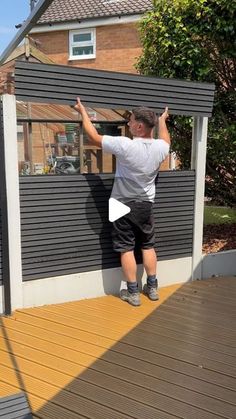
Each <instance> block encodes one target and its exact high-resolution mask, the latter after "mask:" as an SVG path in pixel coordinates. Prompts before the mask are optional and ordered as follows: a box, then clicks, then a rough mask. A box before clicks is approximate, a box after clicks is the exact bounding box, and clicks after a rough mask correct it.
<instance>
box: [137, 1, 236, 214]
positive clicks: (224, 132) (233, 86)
mask: <svg viewBox="0 0 236 419" xmlns="http://www.w3.org/2000/svg"><path fill="white" fill-rule="evenodd" d="M235 12H236V2H228V1H226V0H208V1H205V0H172V1H170V0H159V1H154V8H153V11H151V12H149V13H147V14H146V15H145V17H144V18H143V20H142V22H141V24H140V35H141V41H142V45H143V53H142V55H141V57H140V58H139V60H138V63H137V69H138V70H139V72H140V73H142V74H145V75H153V76H157V77H167V78H168V77H174V78H181V79H187V80H193V81H194V80H195V81H205V82H214V83H215V85H216V94H215V103H214V109H213V115H212V118H211V119H210V121H209V131H208V147H207V164H206V194H207V196H209V197H211V198H213V199H214V201H215V202H216V203H218V204H227V205H231V206H233V205H235V204H236V186H235V175H236V165H235V160H236V18H235V15H236V13H235ZM170 111H171V110H170ZM191 124H192V121H191V118H186V117H178V118H174V119H173V120H172V121H171V129H172V131H173V138H174V140H173V142H172V148H173V151H175V152H176V154H177V156H178V157H179V159H180V161H181V165H182V167H183V168H189V165H190V149H191Z"/></svg>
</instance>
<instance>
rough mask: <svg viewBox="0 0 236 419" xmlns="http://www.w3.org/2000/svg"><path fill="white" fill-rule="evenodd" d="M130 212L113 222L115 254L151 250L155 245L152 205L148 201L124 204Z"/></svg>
mask: <svg viewBox="0 0 236 419" xmlns="http://www.w3.org/2000/svg"><path fill="white" fill-rule="evenodd" d="M125 204H126V205H127V206H128V207H130V209H131V211H130V212H129V213H128V214H127V215H125V216H124V217H121V218H119V219H118V220H116V221H114V222H113V229H112V241H113V248H114V250H115V251H116V252H120V253H122V252H127V251H130V250H134V248H135V247H136V246H138V247H139V248H141V249H151V248H153V247H154V245H155V232H154V217H153V209H152V208H153V204H152V202H148V201H143V202H141V201H130V202H126V203H125Z"/></svg>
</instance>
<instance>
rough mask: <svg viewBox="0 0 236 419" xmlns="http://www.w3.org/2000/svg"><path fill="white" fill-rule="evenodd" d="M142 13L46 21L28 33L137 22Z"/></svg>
mask: <svg viewBox="0 0 236 419" xmlns="http://www.w3.org/2000/svg"><path fill="white" fill-rule="evenodd" d="M141 17H142V15H133V16H120V17H119V16H116V17H106V18H101V19H85V20H81V21H79V22H71V23H68V22H67V23H50V24H49V23H48V24H45V25H40V26H35V27H34V28H33V29H31V31H30V33H31V34H34V33H43V32H55V31H69V30H73V29H82V28H96V27H99V26H108V25H109V26H110V25H119V24H124V23H134V22H138V21H139V20H140V19H141Z"/></svg>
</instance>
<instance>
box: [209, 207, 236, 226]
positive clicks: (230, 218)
mask: <svg viewBox="0 0 236 419" xmlns="http://www.w3.org/2000/svg"><path fill="white" fill-rule="evenodd" d="M233 223H236V209H234V208H228V207H214V206H211V205H205V208H204V225H207V224H233Z"/></svg>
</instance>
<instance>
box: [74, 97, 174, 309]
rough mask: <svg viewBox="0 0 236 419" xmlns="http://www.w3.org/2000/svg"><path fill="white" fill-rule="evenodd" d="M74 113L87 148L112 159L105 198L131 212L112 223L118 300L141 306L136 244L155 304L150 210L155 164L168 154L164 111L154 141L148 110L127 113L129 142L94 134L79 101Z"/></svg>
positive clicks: (153, 117) (152, 117)
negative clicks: (120, 276)
mask: <svg viewBox="0 0 236 419" xmlns="http://www.w3.org/2000/svg"><path fill="white" fill-rule="evenodd" d="M75 109H76V110H77V111H78V112H79V113H80V114H81V116H82V120H83V127H84V130H85V131H86V133H87V135H88V137H89V138H90V142H91V144H93V145H96V146H98V147H101V148H102V149H103V151H104V152H107V153H112V154H114V155H115V156H116V159H117V169H116V175H115V181H114V185H113V189H112V194H111V196H112V197H113V198H115V199H117V200H119V201H121V202H123V203H125V204H126V205H127V206H129V207H130V209H131V211H130V213H129V214H127V215H125V216H123V217H121V218H119V219H118V220H116V221H115V222H114V223H113V232H112V239H113V247H114V250H115V251H116V252H119V253H120V256H121V265H122V268H123V272H124V275H125V277H126V280H127V290H126V289H123V290H121V293H120V296H121V299H122V300H124V301H127V302H128V303H129V304H131V305H133V306H139V305H140V304H141V302H140V293H139V290H138V283H137V277H136V275H137V264H136V260H135V256H134V247H135V245H136V244H137V243H138V244H139V246H140V248H141V250H142V257H143V265H144V268H145V270H146V273H147V284H145V285H144V289H143V291H144V294H146V295H147V296H148V297H149V299H150V300H152V301H156V300H158V299H159V297H158V294H157V287H158V281H157V277H156V268H157V258H156V252H155V249H154V244H155V235H154V220H153V214H152V206H153V202H154V198H155V178H156V175H157V172H158V169H159V166H160V164H161V163H162V161H163V160H165V158H166V157H167V156H168V153H169V144H170V135H169V132H168V129H167V126H166V120H167V118H168V108H166V109H165V111H164V113H163V114H162V115H161V116H160V117H159V120H158V138H159V139H158V140H155V139H154V138H153V129H154V127H155V125H156V123H157V118H156V115H155V113H154V112H153V111H152V110H151V109H149V108H145V107H141V108H136V109H134V110H133V111H132V113H131V116H130V120H129V122H128V126H129V130H130V133H131V135H132V136H133V140H131V139H130V138H128V137H112V136H108V135H104V136H102V135H99V134H98V132H97V130H96V128H95V127H94V126H93V124H92V123H91V121H90V119H89V117H88V114H87V112H86V109H85V107H84V106H83V105H82V103H81V102H80V99H79V98H77V104H76V105H75Z"/></svg>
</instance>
